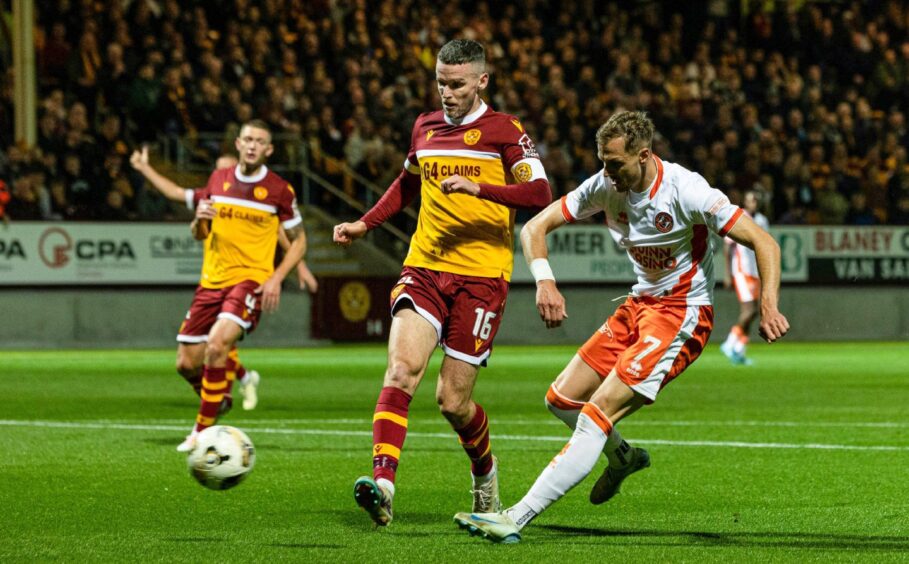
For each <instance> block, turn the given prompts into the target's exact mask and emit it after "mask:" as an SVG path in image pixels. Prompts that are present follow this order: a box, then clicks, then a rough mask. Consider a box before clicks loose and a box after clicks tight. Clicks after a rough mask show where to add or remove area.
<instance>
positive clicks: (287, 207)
mask: <svg viewBox="0 0 909 564" xmlns="http://www.w3.org/2000/svg"><path fill="white" fill-rule="evenodd" d="M278 220H279V221H280V222H281V226H282V227H284V229H290V228H292V227H296V226H297V225H300V224H301V223H303V216H301V215H300V208H299V207H298V206H297V193H296V192H295V191H294V188H293V186H291V185H290V184H288V185H287V189H286V190H284V192H283V193H282V194H281V199H280V200H279V201H278Z"/></svg>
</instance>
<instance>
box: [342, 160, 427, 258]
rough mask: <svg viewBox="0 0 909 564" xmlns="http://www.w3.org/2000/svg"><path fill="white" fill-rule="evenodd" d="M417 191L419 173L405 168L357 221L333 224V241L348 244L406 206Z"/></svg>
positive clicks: (343, 244)
mask: <svg viewBox="0 0 909 564" xmlns="http://www.w3.org/2000/svg"><path fill="white" fill-rule="evenodd" d="M419 193H420V175H419V174H415V173H413V172H410V171H408V170H407V169H406V168H405V169H404V170H402V171H401V174H399V175H398V177H397V178H395V180H394V182H392V183H391V186H389V187H388V190H386V191H385V194H383V195H382V197H381V198H379V201H378V202H376V204H375V205H374V206H373V207H372V208H371V209H370V210H369V211H368V212H366V213H365V214H363V217H361V218H360V219H359V220H357V221H353V222H345V223H340V224H338V225H335V228H334V231H333V233H332V238H333V239H334V242H335V243H337V244H339V245H342V246H345V247H346V246H348V245H350V244H351V243H353V241H354V239H359V238H360V237H362V236H364V235H366V232H367V231H369V230H370V229H374V228H376V227H378V226H379V225H381V224H383V223H385V221H387V220H388V218H390V217H391V216H393V215H395V214H396V213H398V212H399V211H401V210H403V209H404V208H406V207H407V206H408V205H409V204H410V202H412V201H413V200H414V198H416V197H417V194H419Z"/></svg>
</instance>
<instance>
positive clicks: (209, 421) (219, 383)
mask: <svg viewBox="0 0 909 564" xmlns="http://www.w3.org/2000/svg"><path fill="white" fill-rule="evenodd" d="M226 372H227V369H225V368H213V367H210V366H206V367H205V368H204V369H203V372H202V404H201V405H200V406H199V414H198V415H197V416H196V431H201V430H203V429H206V428H208V427H211V426H212V425H214V424H215V420H217V418H218V408H219V407H220V406H221V400H223V399H224V392H225V391H226V390H227V374H226Z"/></svg>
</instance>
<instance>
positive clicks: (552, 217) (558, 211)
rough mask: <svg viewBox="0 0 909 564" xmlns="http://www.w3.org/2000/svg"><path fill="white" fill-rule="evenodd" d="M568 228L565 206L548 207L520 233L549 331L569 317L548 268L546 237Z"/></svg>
mask: <svg viewBox="0 0 909 564" xmlns="http://www.w3.org/2000/svg"><path fill="white" fill-rule="evenodd" d="M562 225H565V216H564V215H563V214H562V202H561V201H556V202H552V203H551V204H549V206H547V207H546V209H544V210H543V211H541V212H540V213H539V214H537V215H536V216H534V218H533V219H531V220H530V221H528V222H527V223H526V224H525V225H524V227H523V228H522V229H521V246H522V248H523V250H524V259H525V260H526V261H527V266H528V267H530V272H531V273H532V274H533V278H534V280H536V283H537V298H536V303H537V311H539V312H540V318H541V319H542V320H543V322H544V323H546V327H547V328H550V329H551V328H553V327H558V326H559V325H561V324H562V321H563V320H564V319H566V318H567V317H568V312H567V310H566V309H565V298H564V297H563V296H562V294H561V293H560V292H559V290H558V288H557V287H556V283H555V276H553V274H552V268H550V266H549V258H548V257H549V247H548V246H547V245H546V235H547V234H549V232H551V231H554V230H556V229H558V228H559V227H561V226H562Z"/></svg>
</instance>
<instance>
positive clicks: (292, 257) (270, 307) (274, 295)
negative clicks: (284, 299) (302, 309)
mask: <svg viewBox="0 0 909 564" xmlns="http://www.w3.org/2000/svg"><path fill="white" fill-rule="evenodd" d="M285 231H286V232H287V239H288V240H289V241H290V247H288V248H287V251H286V252H285V253H284V258H283V259H282V260H281V263H280V264H279V265H278V266H277V268H275V271H274V272H273V273H272V275H271V276H270V277H269V278H268V280H266V281H265V282H263V283H262V285H261V286H259V287H258V288H256V291H255V292H256V293H257V294H262V310H263V311H267V312H273V311H275V310H277V309H278V304H279V303H280V301H281V282H283V281H284V278H286V277H287V275H288V274H289V273H290V271H291V270H293V269H294V267H296V266H297V263H299V262H300V261H301V260H303V255H304V254H306V232H305V231H304V229H303V223H302V222H301V223H297V224H296V225H294V226H293V227H291V228H288V229H285Z"/></svg>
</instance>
